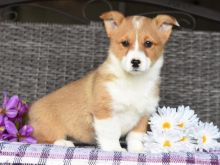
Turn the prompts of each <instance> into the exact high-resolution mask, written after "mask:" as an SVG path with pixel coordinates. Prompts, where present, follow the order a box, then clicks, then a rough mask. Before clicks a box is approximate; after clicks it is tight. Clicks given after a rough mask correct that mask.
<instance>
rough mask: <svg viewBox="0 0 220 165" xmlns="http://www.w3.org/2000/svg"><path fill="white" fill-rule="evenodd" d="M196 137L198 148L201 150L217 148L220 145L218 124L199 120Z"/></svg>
mask: <svg viewBox="0 0 220 165" xmlns="http://www.w3.org/2000/svg"><path fill="white" fill-rule="evenodd" d="M195 132H196V133H195V135H194V136H195V139H197V149H199V150H200V151H202V150H205V151H208V150H209V149H213V148H216V147H217V146H219V143H218V141H217V139H218V138H220V132H219V129H218V128H217V126H214V125H213V123H207V122H206V123H203V122H199V125H198V127H197V128H196V129H195Z"/></svg>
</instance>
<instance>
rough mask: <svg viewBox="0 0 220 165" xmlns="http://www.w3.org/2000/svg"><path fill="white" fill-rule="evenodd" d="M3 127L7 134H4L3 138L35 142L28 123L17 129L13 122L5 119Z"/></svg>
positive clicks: (31, 128)
mask: <svg viewBox="0 0 220 165" xmlns="http://www.w3.org/2000/svg"><path fill="white" fill-rule="evenodd" d="M4 122H5V129H6V130H7V132H8V134H7V135H4V139H5V140H9V141H14V142H15V141H16V142H18V141H19V142H24V143H37V140H36V139H35V138H33V137H32V136H31V134H32V133H33V127H31V126H30V125H24V126H23V127H21V128H20V129H19V130H18V129H17V128H16V126H15V124H14V123H13V122H11V121H10V120H8V119H7V118H6V119H5V121H4Z"/></svg>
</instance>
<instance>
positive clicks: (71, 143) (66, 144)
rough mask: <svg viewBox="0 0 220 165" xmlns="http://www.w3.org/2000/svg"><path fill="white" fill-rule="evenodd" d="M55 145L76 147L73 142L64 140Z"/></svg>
mask: <svg viewBox="0 0 220 165" xmlns="http://www.w3.org/2000/svg"><path fill="white" fill-rule="evenodd" d="M53 144H54V145H58V146H65V147H74V144H73V142H72V141H69V140H64V139H59V140H56V141H55V142H54V143H53Z"/></svg>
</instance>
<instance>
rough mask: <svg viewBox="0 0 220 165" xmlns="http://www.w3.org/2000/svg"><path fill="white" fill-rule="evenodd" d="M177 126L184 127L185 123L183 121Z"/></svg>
mask: <svg viewBox="0 0 220 165" xmlns="http://www.w3.org/2000/svg"><path fill="white" fill-rule="evenodd" d="M177 126H178V127H180V128H184V126H185V125H184V123H179V124H178V125H177Z"/></svg>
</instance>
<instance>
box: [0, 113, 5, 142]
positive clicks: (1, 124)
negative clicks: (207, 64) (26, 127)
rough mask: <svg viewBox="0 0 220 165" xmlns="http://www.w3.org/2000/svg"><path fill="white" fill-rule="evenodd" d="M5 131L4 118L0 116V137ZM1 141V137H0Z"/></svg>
mask: <svg viewBox="0 0 220 165" xmlns="http://www.w3.org/2000/svg"><path fill="white" fill-rule="evenodd" d="M4 131H5V123H4V117H3V116H0V135H2V133H3V132H4ZM0 139H1V137H0Z"/></svg>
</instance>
